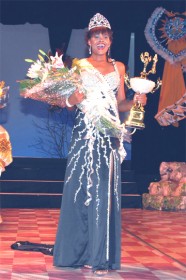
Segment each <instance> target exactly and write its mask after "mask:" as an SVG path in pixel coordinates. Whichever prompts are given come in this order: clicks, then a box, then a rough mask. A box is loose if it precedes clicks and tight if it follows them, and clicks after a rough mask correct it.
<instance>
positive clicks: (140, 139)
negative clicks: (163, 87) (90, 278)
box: [0, 0, 186, 173]
mask: <svg viewBox="0 0 186 280" xmlns="http://www.w3.org/2000/svg"><path fill="white" fill-rule="evenodd" d="M0 5H1V6H0V8H1V14H0V21H1V23H3V24H24V23H26V22H29V23H39V24H42V25H43V26H45V27H47V28H48V29H49V36H50V44H51V48H52V51H53V52H54V51H55V49H56V48H62V47H63V48H64V49H66V48H67V45H68V41H69V37H70V32H71V29H73V28H74V29H79V28H80V29H81V28H85V27H87V24H88V22H89V19H90V18H91V17H92V16H93V15H94V14H95V13H97V12H100V13H102V14H103V15H104V16H105V17H106V18H108V19H109V21H110V23H111V26H112V29H113V31H114V41H113V45H112V57H113V58H115V59H117V60H120V61H123V62H124V63H125V64H126V63H127V60H128V47H129V38H130V37H129V36H130V33H131V32H134V33H135V36H136V41H135V42H136V45H135V46H136V49H135V60H136V69H135V71H136V75H139V72H140V71H141V70H142V64H141V62H140V59H139V57H140V54H141V52H144V51H148V52H149V53H150V54H151V53H152V55H154V52H153V50H152V49H151V47H150V46H149V45H148V44H147V42H146V39H145V36H144V28H145V26H146V23H147V20H148V18H149V17H150V16H151V14H152V12H153V11H154V9H155V8H157V7H163V8H165V9H167V10H168V11H173V12H184V11H185V10H186V1H179V0H176V1H171V0H169V1H165V0H164V1H155V0H154V1H153V0H149V1H148V0H146V1H145V0H138V1H133V0H128V1H117V0H113V1H96V0H95V1H55V0H53V1H52V0H51V1H34V0H32V1H14V0H12V1H3V0H1V1H0ZM23 44H24V42H23ZM163 66H164V60H163V59H162V58H161V57H159V61H158V65H157V76H160V77H162V73H163ZM153 78H154V79H156V78H157V77H156V76H154V77H153ZM158 100H159V91H157V92H156V93H154V94H148V104H147V106H146V108H145V111H146V113H145V125H146V128H145V129H144V130H143V131H137V132H136V133H135V134H134V135H133V143H132V166H133V168H134V169H135V170H136V172H142V173H157V172H158V169H159V165H160V162H162V161H186V122H185V120H183V121H181V122H180V125H179V127H177V128H176V127H173V126H168V127H161V126H160V125H159V124H158V123H157V121H156V120H155V119H154V115H155V114H156V113H157V108H158Z"/></svg>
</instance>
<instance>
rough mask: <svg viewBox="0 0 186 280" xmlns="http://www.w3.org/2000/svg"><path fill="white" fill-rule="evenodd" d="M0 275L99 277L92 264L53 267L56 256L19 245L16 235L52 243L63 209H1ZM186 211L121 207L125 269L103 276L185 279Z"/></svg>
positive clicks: (34, 279) (47, 279)
mask: <svg viewBox="0 0 186 280" xmlns="http://www.w3.org/2000/svg"><path fill="white" fill-rule="evenodd" d="M1 214H2V218H3V223H2V224H0V279H2V280H6V279H11V280H21V279H24V280H40V279H41V280H57V279H60V280H63V279H68V280H83V279H98V278H100V277H98V276H95V275H94V274H93V273H92V272H91V271H90V270H88V269H60V268H56V267H53V265H52V256H47V255H44V254H42V253H40V252H24V251H15V250H12V249H11V248H10V246H11V244H13V243H14V242H16V241H30V242H34V243H43V244H53V243H54V239H55V233H56V227H57V222H58V217H59V209H2V210H1ZM185 221H186V213H185V212H162V211H149V210H141V209H122V259H121V261H122V269H121V270H120V271H117V272H116V271H111V272H109V273H108V275H106V276H104V277H102V278H103V279H124V280H129V279H130V280H146V279H149V280H185V279H186V227H185Z"/></svg>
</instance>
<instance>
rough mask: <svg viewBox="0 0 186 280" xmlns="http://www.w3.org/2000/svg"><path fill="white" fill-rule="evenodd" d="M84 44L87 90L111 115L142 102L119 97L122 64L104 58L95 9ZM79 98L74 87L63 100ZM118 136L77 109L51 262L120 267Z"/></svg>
mask: <svg viewBox="0 0 186 280" xmlns="http://www.w3.org/2000/svg"><path fill="white" fill-rule="evenodd" d="M87 43H88V46H89V53H90V57H89V58H87V59H83V60H81V61H82V64H83V65H84V71H82V80H83V86H84V88H86V90H87V92H88V93H89V94H91V95H92V96H94V95H95V96H96V94H98V95H99V98H101V99H100V100H101V102H105V104H107V105H106V106H107V108H108V110H109V112H110V113H111V114H112V115H113V116H114V117H115V118H116V119H117V118H118V109H119V110H120V111H123V112H124V111H129V110H130V108H131V107H132V105H133V103H134V100H135V101H140V102H141V103H142V104H143V105H145V104H146V96H145V95H138V94H135V96H134V100H132V101H127V100H126V99H125V92H124V74H125V67H124V65H123V63H121V62H115V61H114V60H112V59H110V58H109V52H110V46H111V43H112V31H111V26H110V23H109V22H108V20H107V19H106V18H105V17H104V16H102V15H101V14H96V15H95V16H94V17H93V18H92V19H91V20H90V23H89V27H88V34H87ZM86 69H87V71H86ZM87 73H88V74H87ZM84 98H85V95H84V93H83V92H80V91H78V90H77V91H76V92H74V93H73V94H72V95H71V96H70V97H69V98H68V99H67V100H66V104H67V106H68V107H72V106H76V105H77V104H79V103H81V102H82V103H83V102H84ZM92 110H94V108H92ZM90 111H91V109H90ZM119 140H121V139H118V138H115V137H111V136H110V135H109V134H108V133H101V132H100V131H99V130H98V129H97V127H96V125H95V124H94V123H92V122H91V121H90V119H87V118H86V116H85V114H84V113H83V112H82V111H80V110H79V109H77V111H76V120H75V125H74V129H73V134H72V142H71V147H70V150H69V157H68V163H67V169H66V176H65V184H64V189H63V201H62V207H61V215H60V219H59V225H58V231H57V236H56V242H55V245H54V265H55V266H60V267H65V266H66V267H83V266H84V267H88V268H92V270H93V272H94V273H96V274H98V275H103V274H105V273H107V272H108V270H109V269H120V251H121V245H120V232H121V225H120V162H121V161H122V159H123V156H125V151H123V150H122V148H123V145H122V147H121V145H120V144H121V141H119Z"/></svg>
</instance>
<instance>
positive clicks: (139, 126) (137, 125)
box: [125, 122, 145, 130]
mask: <svg viewBox="0 0 186 280" xmlns="http://www.w3.org/2000/svg"><path fill="white" fill-rule="evenodd" d="M125 127H128V128H136V129H141V130H142V129H144V128H145V125H144V123H135V122H132V123H130V122H126V123H125Z"/></svg>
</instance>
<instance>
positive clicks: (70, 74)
mask: <svg viewBox="0 0 186 280" xmlns="http://www.w3.org/2000/svg"><path fill="white" fill-rule="evenodd" d="M46 58H47V62H46ZM25 61H27V62H30V63H31V67H30V68H29V69H28V72H27V77H28V78H29V79H25V80H21V81H19V83H20V95H21V96H23V97H25V98H31V99H35V100H38V101H42V102H46V103H48V104H51V105H54V106H59V107H62V108H63V107H65V106H66V98H68V97H69V96H70V95H71V94H72V93H73V92H74V91H75V90H76V89H77V88H78V89H79V91H81V92H84V94H85V95H86V99H85V100H83V102H81V103H79V104H77V107H78V108H79V109H80V110H81V111H83V112H84V113H85V117H86V118H87V119H88V120H89V121H90V122H91V123H92V124H93V125H94V126H95V127H96V128H97V129H98V130H99V131H100V132H102V133H104V134H106V135H109V136H112V137H117V138H119V139H121V137H122V138H123V139H124V138H125V140H126V141H130V140H129V137H128V133H127V131H126V129H125V128H124V125H123V124H121V123H120V121H119V119H118V118H114V117H113V115H112V114H111V113H109V110H108V105H106V106H105V100H104V102H103V100H101V99H100V94H97V97H96V96H95V94H91V92H89V90H87V89H86V88H85V87H84V85H83V83H82V77H83V75H82V73H83V69H85V68H86V71H84V72H86V73H88V74H90V72H91V71H87V70H88V69H87V68H89V67H90V66H89V65H87V64H86V63H85V64H84V65H83V64H82V62H80V61H79V60H78V59H74V61H73V65H72V68H71V69H68V68H67V67H65V66H64V64H63V61H62V55H60V56H59V55H58V53H56V54H55V56H54V57H53V56H50V57H49V56H48V55H47V54H46V53H45V52H43V51H42V50H39V55H38V59H37V60H36V61H34V60H32V59H25ZM90 68H91V67H90ZM86 73H85V75H86ZM91 75H92V74H91ZM85 79H86V77H85ZM89 80H91V76H90V75H89ZM93 87H95V85H93Z"/></svg>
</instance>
